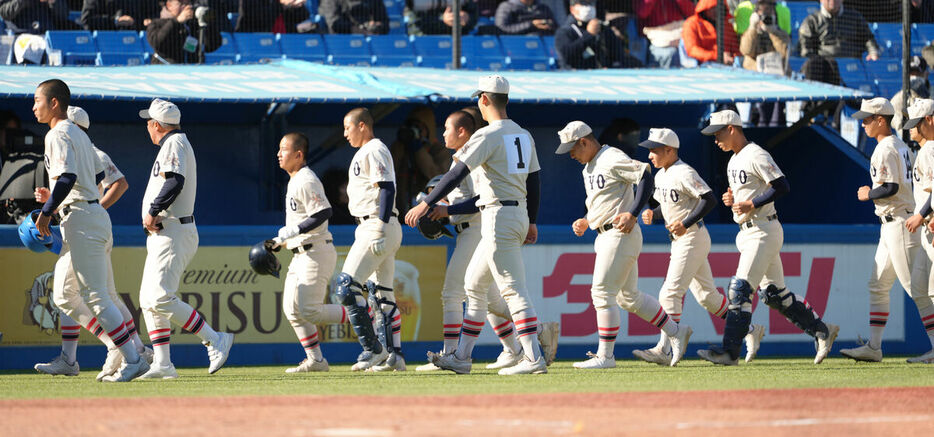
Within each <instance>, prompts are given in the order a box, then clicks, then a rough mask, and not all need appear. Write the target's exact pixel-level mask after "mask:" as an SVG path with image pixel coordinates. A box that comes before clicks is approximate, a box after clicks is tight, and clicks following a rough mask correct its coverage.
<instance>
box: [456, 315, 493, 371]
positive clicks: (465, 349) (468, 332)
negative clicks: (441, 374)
mask: <svg viewBox="0 0 934 437" xmlns="http://www.w3.org/2000/svg"><path fill="white" fill-rule="evenodd" d="M485 313H486V311H480V310H471V309H469V308H468V309H467V312H466V314H464V326H463V327H462V328H461V338H460V343H458V344H457V352H456V355H455V356H456V357H457V358H458V359H460V360H466V359H468V358H470V357H471V356H472V354H473V347H474V345H475V344H476V343H477V337H479V336H480V332H481V331H483V324H484V322H483V319H484V318H485V317H484V316H485Z"/></svg>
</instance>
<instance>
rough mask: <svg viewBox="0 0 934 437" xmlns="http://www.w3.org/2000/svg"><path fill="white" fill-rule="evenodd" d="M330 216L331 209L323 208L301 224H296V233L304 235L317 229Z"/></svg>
mask: <svg viewBox="0 0 934 437" xmlns="http://www.w3.org/2000/svg"><path fill="white" fill-rule="evenodd" d="M332 214H333V212H332V211H331V208H325V209H322V210H321V211H318V212H316V213H314V214H312V215H310V216H308V218H306V219H305V220H302V222H301V223H299V224H298V232H299V233H301V234H304V233H305V232H308V231H310V230H312V229H314V228H317V227H318V226H320V225H321V224H322V223H324V222H325V221H326V220H327V219H329V218H331V215H332Z"/></svg>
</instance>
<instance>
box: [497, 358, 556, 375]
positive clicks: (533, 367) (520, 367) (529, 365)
mask: <svg viewBox="0 0 934 437" xmlns="http://www.w3.org/2000/svg"><path fill="white" fill-rule="evenodd" d="M530 373H531V374H541V373H548V364H546V363H545V357H544V356H541V357H538V359H537V360H535V361H532V360H530V359H528V358H527V357H526V356H524V355H523V356H522V361H519V364H516V365H515V366H512V367H506V368H504V369H499V374H500V375H527V374H530Z"/></svg>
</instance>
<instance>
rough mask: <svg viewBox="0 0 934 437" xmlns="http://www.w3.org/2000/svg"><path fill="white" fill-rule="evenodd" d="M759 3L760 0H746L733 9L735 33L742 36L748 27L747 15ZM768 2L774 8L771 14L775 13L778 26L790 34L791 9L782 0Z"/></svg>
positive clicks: (753, 10)
mask: <svg viewBox="0 0 934 437" xmlns="http://www.w3.org/2000/svg"><path fill="white" fill-rule="evenodd" d="M759 3H761V0H746V1H744V2H742V3H740V4H738V5H737V6H736V9H735V10H733V29H734V30H736V34H737V35H740V36H742V35H743V34H744V33H746V29H748V28H749V17H751V16H752V14H753V13H754V12H756V9H757V8H758V7H759ZM769 3H770V4H772V5H773V6H772V9H775V12H774V13H773V14H772V15H775V18H776V19H777V25H778V28H779V29H781V30H784V31H785V33H787V34H789V35H791V9H788V6H785V4H784V2H782V3H776V0H770V1H769ZM760 16H762V14H760Z"/></svg>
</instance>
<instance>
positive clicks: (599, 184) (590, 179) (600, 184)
mask: <svg viewBox="0 0 934 437" xmlns="http://www.w3.org/2000/svg"><path fill="white" fill-rule="evenodd" d="M587 182H588V183H589V184H590V189H591V190H593V186H594V183H595V182H596V184H597V188H599V189H601V190H602V189H603V187H605V186H606V178H604V177H603V175H602V174H598V175H596V176H594V175H590V176H587Z"/></svg>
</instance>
